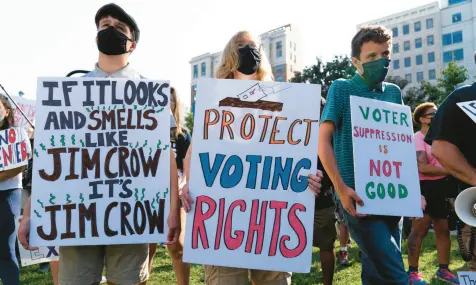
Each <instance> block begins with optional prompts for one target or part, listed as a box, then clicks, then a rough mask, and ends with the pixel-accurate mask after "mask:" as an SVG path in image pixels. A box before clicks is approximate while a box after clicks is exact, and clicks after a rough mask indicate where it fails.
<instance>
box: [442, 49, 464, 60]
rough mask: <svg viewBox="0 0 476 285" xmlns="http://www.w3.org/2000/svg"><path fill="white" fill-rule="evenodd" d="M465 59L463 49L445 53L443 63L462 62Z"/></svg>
mask: <svg viewBox="0 0 476 285" xmlns="http://www.w3.org/2000/svg"><path fill="white" fill-rule="evenodd" d="M463 59H464V52H463V49H462V48H461V49H457V50H450V51H445V52H444V53H443V62H444V63H448V62H452V61H460V60H463Z"/></svg>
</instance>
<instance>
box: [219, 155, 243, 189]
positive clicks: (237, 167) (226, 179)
mask: <svg viewBox="0 0 476 285" xmlns="http://www.w3.org/2000/svg"><path fill="white" fill-rule="evenodd" d="M232 166H234V168H233V173H232V174H230V170H231V167H232ZM242 175H243V163H242V162H241V158H240V157H239V156H237V155H232V156H230V158H228V159H227V161H226V163H225V166H223V170H222V172H221V176H220V184H221V187H223V188H233V187H235V186H236V185H238V183H240V181H241V176H242Z"/></svg>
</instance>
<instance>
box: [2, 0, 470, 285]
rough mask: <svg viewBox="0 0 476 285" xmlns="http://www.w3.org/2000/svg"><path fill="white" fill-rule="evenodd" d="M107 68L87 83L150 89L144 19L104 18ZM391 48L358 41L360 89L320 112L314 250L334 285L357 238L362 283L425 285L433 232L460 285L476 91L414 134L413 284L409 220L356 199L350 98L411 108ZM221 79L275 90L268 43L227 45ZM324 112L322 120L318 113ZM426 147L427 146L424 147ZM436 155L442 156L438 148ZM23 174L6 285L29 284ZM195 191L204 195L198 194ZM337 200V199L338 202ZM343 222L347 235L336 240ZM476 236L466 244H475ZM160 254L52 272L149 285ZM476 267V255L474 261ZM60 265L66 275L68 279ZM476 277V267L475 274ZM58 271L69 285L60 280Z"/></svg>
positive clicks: (312, 180)
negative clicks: (144, 70) (454, 252)
mask: <svg viewBox="0 0 476 285" xmlns="http://www.w3.org/2000/svg"><path fill="white" fill-rule="evenodd" d="M95 23H96V27H97V39H96V40H97V47H98V50H99V57H98V61H97V64H96V66H95V68H94V70H93V71H91V72H90V73H88V74H87V75H86V77H103V78H129V79H143V78H144V77H143V76H142V75H141V74H139V73H138V72H137V71H135V70H134V69H133V68H132V67H131V65H130V64H129V57H130V55H131V53H132V52H133V51H134V50H135V49H136V47H137V44H138V41H139V37H140V31H139V28H138V25H137V23H136V21H135V20H134V18H132V17H131V16H130V15H129V14H127V13H126V12H125V11H124V10H123V9H122V8H120V7H119V6H117V5H115V4H108V5H105V6H103V7H101V8H100V9H99V11H98V12H97V14H96V17H95ZM391 46H392V34H391V32H390V31H389V30H387V29H386V28H384V27H380V26H375V27H363V28H361V29H360V30H359V31H358V32H357V34H356V35H355V36H354V38H353V39H352V41H351V56H352V63H353V65H354V66H355V68H356V69H357V74H356V75H355V76H354V77H353V78H352V79H339V80H336V81H334V82H333V84H332V86H331V88H330V90H329V92H328V96H327V102H326V100H324V99H322V102H321V106H320V108H321V110H322V112H321V125H320V130H319V150H318V160H319V163H318V165H319V169H318V170H317V172H316V174H315V175H310V176H309V177H308V183H309V187H308V188H309V190H310V191H312V192H313V193H314V194H315V195H316V199H315V209H314V234H313V245H314V246H315V247H318V248H319V249H320V261H321V267H322V275H323V283H324V284H325V285H329V284H332V282H333V275H334V271H335V263H336V258H335V253H334V245H335V241H336V239H337V235H338V231H339V233H340V234H339V242H340V248H339V251H338V253H337V256H338V263H339V264H340V265H344V266H346V265H349V257H348V250H347V246H348V244H350V240H351V236H352V239H353V240H354V241H355V243H356V244H357V246H358V247H359V250H360V251H361V254H362V258H361V259H362V260H361V261H362V274H361V279H362V283H363V284H364V285H371V284H388V285H403V284H405V285H407V284H409V282H410V284H413V285H423V284H427V283H426V282H425V281H424V278H423V276H422V275H420V274H419V273H418V258H419V254H420V251H421V245H422V241H423V239H424V237H425V236H426V234H427V232H428V229H429V227H430V225H431V224H433V226H434V229H435V233H436V238H437V239H436V248H437V252H438V262H439V268H438V270H437V272H436V276H437V278H440V279H443V280H445V281H447V282H449V283H451V284H459V283H458V280H457V278H456V276H455V275H454V274H453V273H451V271H450V270H449V261H450V260H449V250H450V238H449V231H448V209H447V206H446V199H447V198H448V191H451V189H453V188H456V185H455V184H452V181H453V180H452V179H451V177H450V175H452V176H454V177H456V178H457V179H459V180H460V181H461V183H460V184H461V185H460V188H461V189H465V188H467V187H468V186H469V185H472V186H475V185H476V170H475V169H476V150H475V148H474V147H473V146H474V140H473V139H474V136H476V132H471V130H474V131H476V125H475V124H474V122H472V121H471V119H470V118H469V117H468V116H466V115H465V114H464V113H463V111H461V110H460V109H459V107H458V106H457V105H456V103H458V102H463V101H470V100H475V99H476V98H475V97H476V95H475V94H476V89H475V88H476V87H474V86H469V87H463V88H461V89H458V90H456V91H455V92H453V93H452V94H451V95H450V96H449V97H448V98H447V99H446V100H445V102H444V103H443V104H442V105H441V106H440V108H439V110H438V111H437V107H436V106H435V105H434V104H431V103H426V104H422V105H420V106H419V107H418V108H417V109H416V110H415V112H414V120H415V122H416V123H417V124H418V125H419V126H420V127H421V130H420V131H419V132H417V133H416V134H415V142H416V153H417V160H418V171H419V174H420V182H421V190H422V197H421V205H422V210H424V217H423V218H422V219H418V220H412V229H411V233H410V234H409V236H408V245H409V246H408V261H409V269H408V272H407V271H406V270H405V268H404V263H403V258H402V254H401V238H402V218H401V217H391V216H378V215H359V214H357V212H356V203H357V204H359V205H361V206H362V205H363V202H362V200H361V199H360V197H359V196H358V195H357V193H356V192H355V190H354V189H355V180H354V161H353V148H352V131H351V113H350V96H351V95H353V96H359V97H363V98H369V99H375V100H380V101H385V102H391V103H396V104H403V101H402V95H401V91H400V89H399V87H398V86H396V85H394V84H391V83H387V82H384V79H385V77H386V75H387V72H388V69H389V65H390V62H391V60H390V58H391V52H390V47H391ZM215 77H216V78H219V79H234V80H257V81H273V80H274V78H273V75H272V70H271V66H270V64H269V62H268V60H267V58H266V55H265V53H264V50H263V47H262V45H261V44H260V42H259V41H258V40H257V38H255V37H254V36H253V35H252V34H251V33H250V32H248V31H240V32H238V33H236V34H235V35H234V36H233V37H232V38H231V39H230V40H229V42H228V43H227V44H226V46H225V48H224V50H223V53H222V59H221V62H220V64H219V67H218V70H217V72H216V76H215ZM316 108H318V107H317V106H316ZM181 109H182V106H181V103H180V100H179V97H178V96H177V93H176V90H175V88H171V126H170V137H171V146H172V149H173V152H170V177H162V178H165V179H170V185H171V187H170V188H171V197H170V201H171V202H170V203H171V206H170V209H171V210H170V214H169V216H168V219H167V221H168V237H167V238H168V240H169V242H167V243H165V246H166V247H167V250H168V252H169V253H170V256H171V259H172V263H173V269H174V271H175V275H176V278H177V283H178V284H189V282H190V265H189V264H187V263H184V262H183V261H182V256H183V248H184V239H185V237H184V230H183V229H184V228H185V220H186V219H185V217H186V215H187V214H190V213H189V212H190V210H191V207H192V204H193V200H192V199H191V197H190V193H189V179H190V171H191V170H190V158H191V154H192V145H191V134H190V133H189V132H188V131H187V130H186V129H185V128H184V127H183V126H182V114H181ZM11 126H14V121H13V112H12V108H11V106H10V103H9V101H8V100H7V99H6V98H4V97H0V130H4V129H6V128H9V127H11ZM425 135H426V137H425ZM430 145H431V146H430ZM23 170H24V169H23V167H19V168H16V169H12V170H7V171H1V172H0V228H1V231H0V237H1V239H0V280H2V281H3V283H4V284H5V285H16V284H19V267H18V263H17V260H16V258H15V252H14V248H15V245H14V242H15V236H14V232H15V217H18V216H19V215H20V206H19V205H20V202H19V201H20V190H19V189H20V188H22V172H23ZM25 176H26V177H25V178H26V179H25V180H24V182H23V187H24V188H25V189H27V190H28V189H30V191H31V164H28V166H27V167H26V171H25ZM191 187H193V185H192V186H191ZM335 197H337V199H335ZM30 204H31V201H30V199H28V200H27V202H26V204H25V207H24V213H23V219H22V222H21V224H20V228H19V230H18V239H19V241H20V243H21V244H22V246H23V247H24V248H26V249H30V250H33V249H34V248H32V247H30V245H29V241H28V236H29V231H30ZM17 206H18V207H17ZM336 221H337V222H338V225H339V228H338V230H337V228H336ZM469 232H470V230H469V227H465V229H464V235H465V236H464V237H465V238H466V239H467V238H468V237H469ZM156 250H157V244H128V245H101V246H61V247H60V249H59V252H60V261H59V263H58V262H56V263H51V269H52V275H53V279H54V283H55V285H56V284H62V285H80V284H81V285H84V284H86V285H90V284H99V283H100V282H101V281H103V280H102V272H103V270H104V268H105V271H106V277H107V283H108V284H112V285H113V284H118V285H119V284H146V283H147V280H148V278H149V276H150V274H151V273H152V272H153V271H152V267H153V266H152V265H153V259H154V255H155V252H156ZM473 256H474V255H473ZM58 264H59V269H58ZM470 268H471V269H472V270H475V271H476V259H473V261H472V262H471V263H470ZM204 269H205V283H206V284H208V285H215V284H230V285H242V284H248V282H249V278H251V281H252V282H253V284H255V285H264V284H266V285H272V284H276V285H277V284H291V276H292V272H276V271H269V270H256V269H243V268H230V267H224V266H215V265H205V266H204ZM58 270H59V277H57V276H58V273H55V272H58Z"/></svg>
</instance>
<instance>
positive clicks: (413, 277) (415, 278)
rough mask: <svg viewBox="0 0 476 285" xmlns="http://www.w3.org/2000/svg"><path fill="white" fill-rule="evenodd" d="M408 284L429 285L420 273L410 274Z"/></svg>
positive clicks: (413, 272)
mask: <svg viewBox="0 0 476 285" xmlns="http://www.w3.org/2000/svg"><path fill="white" fill-rule="evenodd" d="M408 282H409V283H410V285H428V283H426V281H425V279H423V276H422V275H421V274H420V272H418V271H412V272H408Z"/></svg>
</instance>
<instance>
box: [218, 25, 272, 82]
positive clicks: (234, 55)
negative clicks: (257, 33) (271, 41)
mask: <svg viewBox="0 0 476 285" xmlns="http://www.w3.org/2000/svg"><path fill="white" fill-rule="evenodd" d="M246 37H248V38H251V39H253V40H254V39H255V38H254V36H253V35H252V34H251V33H250V32H248V31H240V32H238V33H236V34H235V35H234V36H233V37H232V38H231V39H230V40H229V41H228V43H227V44H226V46H225V49H224V50H223V53H222V55H221V62H220V65H219V66H218V70H217V72H216V74H215V77H216V78H221V79H234V72H235V71H236V70H237V69H238V67H239V66H240V57H239V56H238V42H239V41H242V40H243V39H244V38H246ZM260 55H261V62H260V64H259V66H258V70H257V71H256V80H259V81H274V76H273V72H272V70H271V65H270V64H269V61H268V58H267V57H266V54H265V53H264V50H263V48H262V47H261V48H260Z"/></svg>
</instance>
